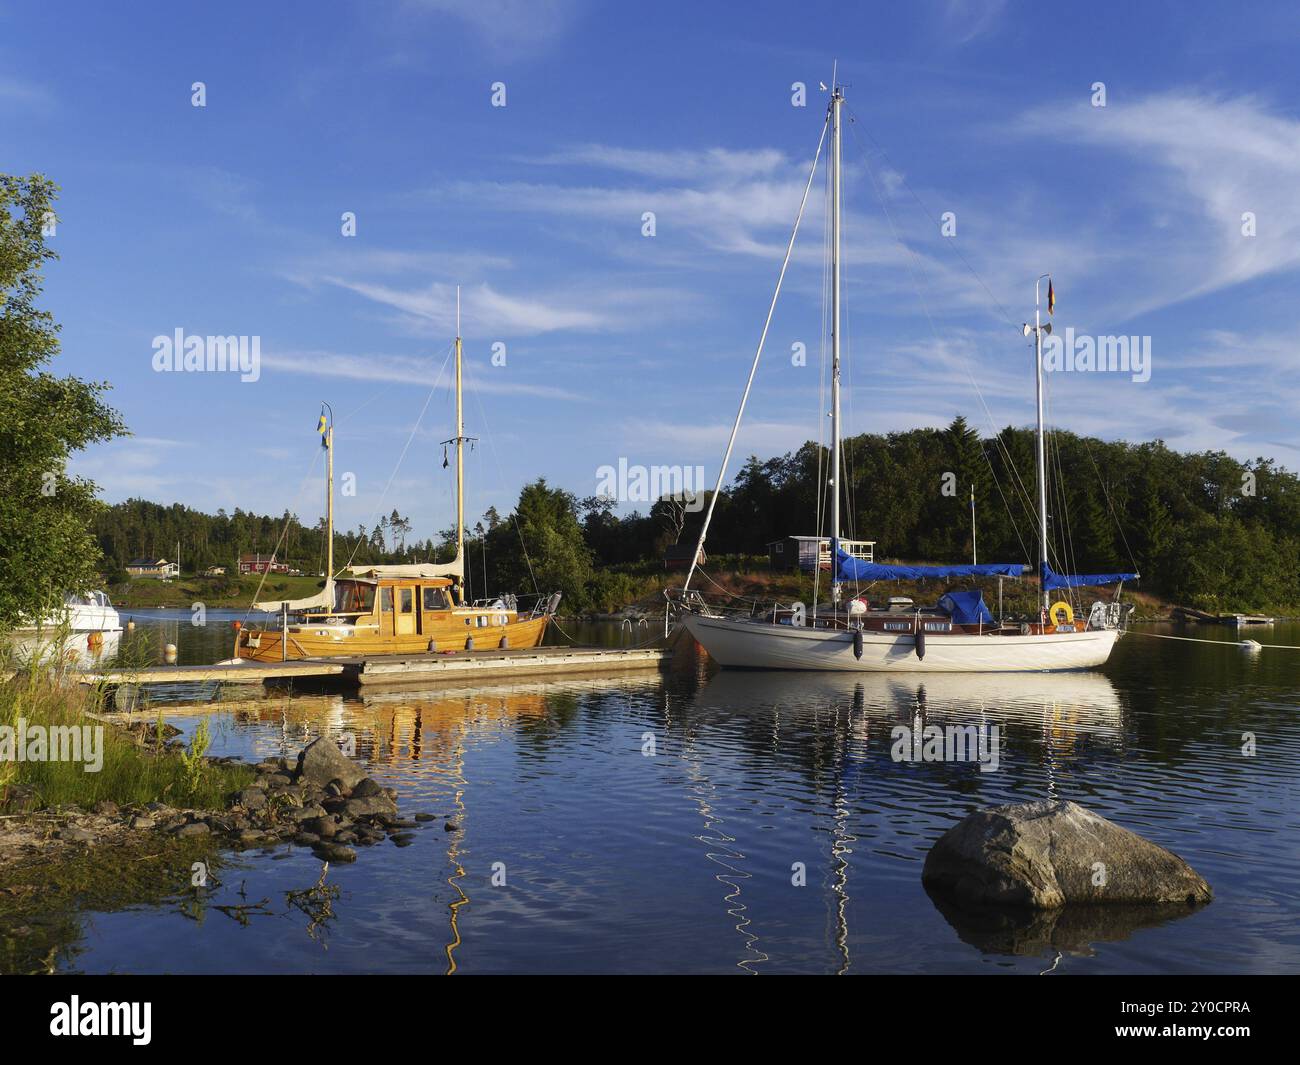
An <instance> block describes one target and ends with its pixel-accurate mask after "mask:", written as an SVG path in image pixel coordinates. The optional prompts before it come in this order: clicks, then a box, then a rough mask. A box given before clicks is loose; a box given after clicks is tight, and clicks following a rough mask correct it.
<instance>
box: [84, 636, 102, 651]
mask: <svg viewBox="0 0 1300 1065" xmlns="http://www.w3.org/2000/svg"><path fill="white" fill-rule="evenodd" d="M86 646H87V647H88V648H90V650H92V651H94V650H95V649H96V648H99V647H103V646H104V634H103V633H102V632H92V633H91V634H90V635H88V636H87V637H86Z"/></svg>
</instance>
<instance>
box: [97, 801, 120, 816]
mask: <svg viewBox="0 0 1300 1065" xmlns="http://www.w3.org/2000/svg"><path fill="white" fill-rule="evenodd" d="M120 812H121V811H120V810H119V809H118V805H117V803H115V802H113V800H112V799H101V800H100V801H99V802H97V803H95V813H97V814H99V816H100V817H116V816H117V815H118V814H119V813H120Z"/></svg>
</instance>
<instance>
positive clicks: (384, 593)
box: [379, 588, 393, 614]
mask: <svg viewBox="0 0 1300 1065" xmlns="http://www.w3.org/2000/svg"><path fill="white" fill-rule="evenodd" d="M379 609H380V610H382V611H384V612H385V613H388V614H391V613H392V612H393V590H392V589H391V588H380V589H379Z"/></svg>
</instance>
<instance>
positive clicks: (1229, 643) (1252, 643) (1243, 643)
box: [1128, 629, 1300, 651]
mask: <svg viewBox="0 0 1300 1065" xmlns="http://www.w3.org/2000/svg"><path fill="white" fill-rule="evenodd" d="M1128 632H1129V634H1130V635H1132V636H1150V637H1151V638H1152V639H1153V640H1182V641H1184V642H1185V643H1212V644H1217V645H1218V646H1219V647H1238V648H1240V647H1249V648H1250V649H1251V650H1254V649H1255V648H1256V647H1275V648H1280V649H1281V650H1284V651H1300V644H1294V643H1260V642H1259V641H1258V640H1203V639H1200V638H1198V637H1196V636H1165V635H1163V634H1162V633H1159V632H1139V631H1138V630H1136V629H1129V630H1128Z"/></svg>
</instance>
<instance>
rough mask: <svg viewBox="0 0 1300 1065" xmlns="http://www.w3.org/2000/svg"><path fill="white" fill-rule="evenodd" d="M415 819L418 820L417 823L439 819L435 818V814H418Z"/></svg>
mask: <svg viewBox="0 0 1300 1065" xmlns="http://www.w3.org/2000/svg"><path fill="white" fill-rule="evenodd" d="M415 819H416V820H417V821H421V822H424V821H436V820H437V818H436V817H434V816H433V814H416V815H415Z"/></svg>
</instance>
